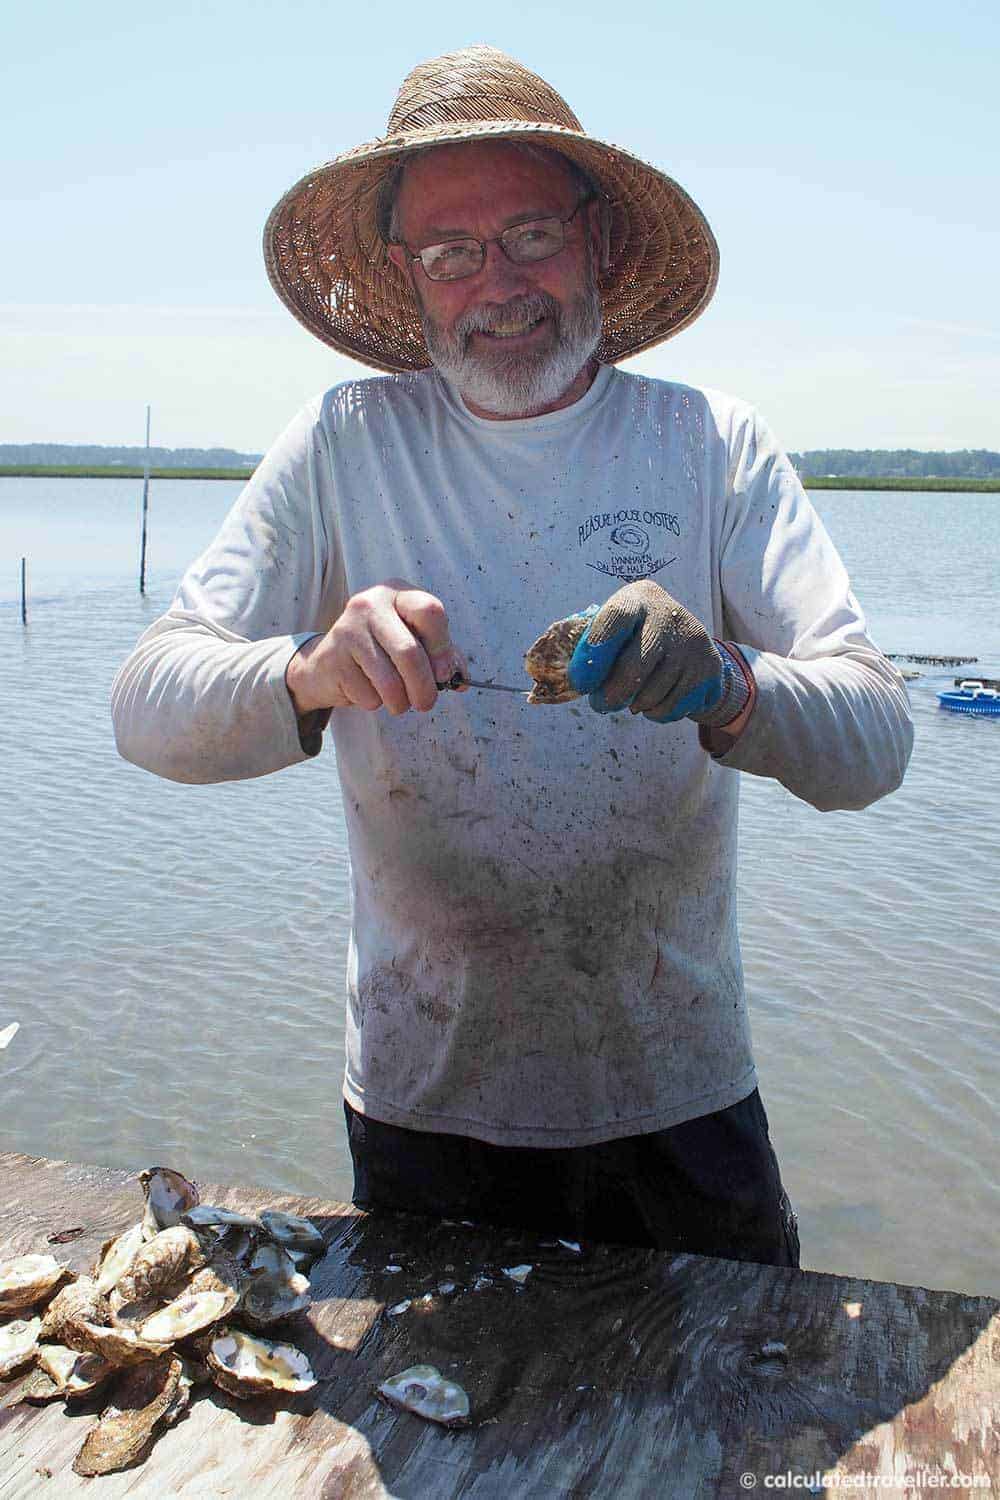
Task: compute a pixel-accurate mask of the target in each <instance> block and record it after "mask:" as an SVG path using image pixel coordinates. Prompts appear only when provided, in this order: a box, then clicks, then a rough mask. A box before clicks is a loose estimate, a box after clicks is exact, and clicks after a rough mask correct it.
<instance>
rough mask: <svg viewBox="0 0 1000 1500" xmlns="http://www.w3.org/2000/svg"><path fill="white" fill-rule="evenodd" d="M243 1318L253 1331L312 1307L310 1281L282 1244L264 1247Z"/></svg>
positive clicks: (255, 1262) (256, 1261)
mask: <svg viewBox="0 0 1000 1500" xmlns="http://www.w3.org/2000/svg"><path fill="white" fill-rule="evenodd" d="M248 1272H249V1283H248V1285H247V1288H246V1291H245V1292H244V1294H243V1306H242V1309H241V1316H242V1317H243V1319H244V1321H245V1322H247V1323H249V1325H250V1327H251V1328H267V1327H268V1326H269V1325H270V1324H271V1323H280V1322H282V1321H283V1320H284V1319H285V1318H291V1317H294V1316H295V1315H296V1314H297V1313H301V1312H305V1311H306V1309H307V1308H308V1307H309V1305H310V1302H311V1298H310V1295H309V1278H308V1276H304V1275H303V1274H302V1272H301V1271H296V1269H295V1266H294V1264H293V1262H292V1259H291V1257H290V1256H289V1254H288V1252H287V1251H286V1250H283V1249H282V1247H281V1246H280V1245H261V1246H260V1247H259V1249H258V1250H257V1251H256V1252H255V1253H254V1256H253V1259H252V1260H251V1262H250V1265H249V1268H248Z"/></svg>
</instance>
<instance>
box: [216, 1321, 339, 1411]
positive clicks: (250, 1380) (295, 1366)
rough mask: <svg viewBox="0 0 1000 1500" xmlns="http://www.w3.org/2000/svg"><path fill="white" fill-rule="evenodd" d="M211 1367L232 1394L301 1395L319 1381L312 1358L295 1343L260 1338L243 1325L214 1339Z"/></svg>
mask: <svg viewBox="0 0 1000 1500" xmlns="http://www.w3.org/2000/svg"><path fill="white" fill-rule="evenodd" d="M208 1368H209V1371H210V1372H211V1376H212V1379H213V1380H214V1382H215V1384H216V1385H217V1386H219V1387H220V1388H221V1389H222V1390H224V1391H228V1392H229V1393H230V1395H232V1396H238V1397H239V1398H240V1400H244V1399H246V1398H247V1397H250V1396H276V1395H281V1394H284V1393H286V1392H287V1393H289V1394H292V1395H298V1394H299V1393H300V1392H301V1391H309V1390H312V1388H313V1386H314V1385H315V1384H316V1377H315V1375H314V1374H313V1372H312V1370H311V1368H310V1365H309V1361H308V1360H307V1359H306V1357H305V1355H304V1354H303V1353H302V1350H301V1349H296V1347H295V1345H294V1344H278V1343H274V1342H272V1341H271V1340H270V1339H262V1338H256V1337H255V1336H254V1335H253V1334H249V1333H244V1332H243V1331H242V1330H241V1329H239V1328H226V1329H223V1330H221V1331H220V1332H219V1333H218V1334H216V1336H215V1338H213V1340H212V1343H211V1345H210V1347H209V1351H208Z"/></svg>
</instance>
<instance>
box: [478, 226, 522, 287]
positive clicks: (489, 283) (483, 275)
mask: <svg viewBox="0 0 1000 1500" xmlns="http://www.w3.org/2000/svg"><path fill="white" fill-rule="evenodd" d="M479 276H480V280H481V283H482V287H483V290H484V291H485V292H490V291H494V292H497V293H501V292H502V293H503V294H504V295H505V296H507V297H512V296H516V295H517V294H518V293H519V292H520V293H524V292H527V291H530V290H531V289H532V282H531V279H530V277H529V276H528V275H527V274H526V271H525V267H524V266H519V265H517V264H516V263H515V262H514V261H512V260H510V259H509V258H508V257H507V256H506V255H505V254H504V252H503V250H501V248H500V242H499V241H498V240H487V241H486V245H485V254H484V256H483V264H482V266H481V268H480V271H479ZM498 300H499V299H498Z"/></svg>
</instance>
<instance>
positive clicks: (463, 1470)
mask: <svg viewBox="0 0 1000 1500" xmlns="http://www.w3.org/2000/svg"><path fill="white" fill-rule="evenodd" d="M203 1193H204V1195H205V1197H206V1198H208V1199H210V1200H211V1201H215V1202H220V1203H224V1204H226V1205H228V1206H231V1207H238V1208H243V1209H246V1210H250V1211H252V1210H254V1209H257V1208H260V1207H264V1206H267V1205H274V1206H279V1207H284V1208H288V1209H289V1210H291V1211H293V1212H296V1213H304V1214H308V1215H309V1216H310V1217H311V1218H313V1219H314V1220H315V1221H316V1222H317V1223H318V1224H319V1225H320V1227H321V1228H322V1230H323V1233H324V1236H325V1238H326V1239H327V1242H328V1244H329V1246H330V1250H329V1253H328V1254H327V1256H326V1257H325V1259H324V1260H323V1261H322V1262H320V1263H319V1264H318V1265H317V1266H316V1267H315V1268H314V1271H313V1277H312V1280H313V1291H314V1298H315V1301H314V1305H313V1308H312V1310H311V1312H310V1315H309V1319H308V1322H307V1323H304V1324H303V1325H302V1328H301V1331H300V1332H298V1333H297V1334H296V1341H297V1342H299V1343H300V1344H301V1346H302V1347H303V1348H304V1349H305V1350H306V1352H307V1353H308V1355H309V1358H310V1360H311V1362H312V1365H313V1368H314V1370H315V1372H316V1375H317V1377H318V1381H319V1384H318V1386H317V1389H316V1390H315V1391H314V1392H310V1393H309V1395H308V1396H304V1397H301V1398H299V1399H298V1400H297V1401H293V1402H290V1403H289V1404H288V1405H287V1406H284V1407H280V1406H279V1407H277V1408H275V1407H271V1406H269V1405H267V1404H266V1403H260V1402H252V1403H248V1402H237V1401H235V1400H232V1399H230V1398H228V1397H226V1396H224V1395H223V1394H222V1393H221V1392H218V1391H212V1392H211V1394H207V1393H205V1392H202V1393H200V1394H199V1395H198V1397H197V1398H196V1400H195V1401H194V1402H193V1403H192V1407H191V1409H190V1411H189V1413H188V1415H187V1416H186V1418H185V1419H184V1420H183V1421H181V1422H180V1423H179V1425H178V1426H177V1427H176V1428H173V1429H171V1430H170V1431H168V1432H167V1433H165V1434H164V1435H163V1436H162V1437H161V1438H160V1439H159V1441H158V1442H157V1444H156V1446H155V1447H154V1449H153V1451H152V1453H151V1455H150V1456H149V1458H148V1459H147V1460H146V1462H145V1463H144V1464H143V1465H142V1466H140V1467H138V1468H136V1469H133V1470H130V1471H128V1472H126V1473H123V1474H117V1475H109V1476H106V1477H105V1478H102V1479H100V1480H98V1481H92V1480H82V1479H78V1478H77V1477H76V1476H75V1475H74V1474H73V1473H72V1471H71V1467H70V1466H71V1464H72V1460H73V1457H74V1455H75V1453H76V1451H77V1450H78V1448H79V1446H80V1444H81V1442H82V1441H83V1437H84V1435H85V1433H86V1431H87V1430H88V1427H89V1425H90V1423H91V1422H92V1421H93V1411H94V1410H95V1409H96V1407H91V1408H90V1409H89V1412H83V1413H81V1414H79V1415H69V1414H67V1411H66V1409H65V1408H63V1407H62V1406H50V1407H41V1408H35V1407H26V1406H11V1405H8V1406H6V1407H5V1408H4V1409H3V1410H0V1500H23V1497H28V1496H31V1497H32V1500H34V1497H36V1496H38V1495H44V1494H45V1493H46V1488H45V1487H46V1486H48V1487H49V1488H48V1492H50V1493H52V1494H54V1495H58V1497H59V1500H62V1497H63V1496H67V1497H71V1496H74V1495H78V1494H83V1493H84V1491H85V1490H87V1489H88V1487H89V1486H92V1485H95V1484H96V1485H97V1486H98V1487H99V1493H100V1495H101V1497H105V1496H107V1497H109V1500H115V1497H118V1496H140V1497H149V1500H152V1497H160V1496H163V1495H166V1494H170V1495H178V1496H185V1497H187V1496H192V1497H193V1496H198V1497H199V1500H214V1497H220V1500H221V1497H225V1496H242V1495H245V1494H253V1495H254V1497H255V1500H256V1497H258V1496H261V1497H264V1496H270V1495H274V1496H279V1495H281V1496H287V1495H290V1494H303V1495H305V1494H308V1495H310V1496H319V1497H322V1500H335V1497H336V1500H340V1497H350V1500H374V1497H381V1496H385V1495H391V1496H395V1497H399V1500H408V1497H414V1500H417V1497H433V1500H450V1497H459V1496H462V1497H475V1500H494V1497H498V1500H499V1497H502V1500H517V1497H521V1496H524V1497H528V1496H531V1497H536V1496H546V1497H550V1496H573V1497H576V1496H581V1497H582V1496H604V1495H609V1494H614V1495H615V1496H616V1497H619V1496H621V1497H633V1496H634V1497H646V1496H654V1495H655V1496H657V1497H662V1496H670V1497H678V1500H687V1497H689V1496H690V1497H699V1500H701V1497H706V1500H707V1497H726V1500H728V1497H730V1496H734V1495H737V1494H740V1493H745V1491H743V1490H742V1489H741V1487H740V1483H739V1476H740V1475H741V1474H742V1473H744V1472H746V1471H749V1472H753V1473H755V1474H757V1475H758V1476H759V1483H760V1487H763V1476H764V1475H765V1474H767V1473H784V1472H785V1470H786V1469H791V1470H792V1471H793V1472H797V1473H803V1474H805V1473H810V1472H812V1471H814V1470H829V1469H832V1468H834V1467H840V1468H841V1469H842V1470H844V1471H845V1472H852V1473H855V1474H858V1473H863V1472H892V1470H893V1467H895V1468H896V1470H897V1471H898V1470H899V1469H901V1468H909V1469H911V1470H915V1469H918V1468H919V1467H920V1466H921V1465H923V1466H924V1467H926V1468H930V1469H934V1468H936V1467H937V1466H938V1465H939V1464H942V1463H943V1462H944V1460H945V1457H946V1455H947V1454H949V1453H950V1454H951V1455H952V1461H953V1464H954V1467H955V1468H957V1469H958V1470H959V1471H963V1470H964V1471H965V1472H967V1473H969V1474H978V1475H981V1476H989V1477H990V1478H991V1479H992V1480H993V1482H994V1485H996V1486H998V1487H1000V1436H998V1427H997V1411H998V1406H1000V1401H998V1395H1000V1380H998V1371H1000V1304H998V1303H997V1302H995V1301H994V1300H993V1299H990V1298H986V1297H965V1296H962V1295H959V1294H957V1293H950V1292H930V1291H925V1290H923V1289H922V1288H919V1287H904V1286H895V1285H892V1284H891V1283H882V1282H873V1281H866V1280H860V1279H857V1278H850V1277H839V1276H827V1275H818V1274H815V1273H810V1272H797V1271H788V1270H782V1269H778V1268H774V1267H765V1266H753V1265H744V1264H740V1263H738V1262H735V1261H724V1260H712V1259H708V1258H705V1257H700V1256H666V1255H658V1254H654V1253H652V1252H646V1251H638V1250H634V1249H621V1248H618V1249H615V1248H612V1247H608V1246H598V1247H593V1248H588V1251H587V1253H586V1254H585V1255H583V1256H577V1255H575V1254H574V1253H573V1252H572V1251H569V1250H567V1249H565V1248H563V1247H561V1246H559V1245H552V1244H549V1245H543V1244H539V1242H538V1240H537V1239H535V1238H533V1237H528V1236H523V1235H508V1234H504V1233H502V1232H497V1231H495V1230H486V1229H481V1228H469V1227H466V1226H462V1225H449V1224H447V1223H445V1224H439V1223H435V1222H430V1221H426V1220H421V1219H415V1218H409V1217H408V1216H405V1215H389V1216H374V1215H372V1216H366V1215H361V1214H359V1213H358V1212H357V1210H355V1209H354V1208H352V1207H350V1206H349V1205H348V1206H345V1205H342V1204H330V1203H321V1202H319V1201H317V1200H311V1199H301V1198H293V1197H288V1196H285V1197H282V1196H281V1195H279V1194H274V1193H268V1192H262V1191H260V1190H256V1189H249V1188H222V1187H218V1186H215V1185H205V1186H204V1187H203ZM140 1204H141V1199H140V1195H139V1192H138V1188H137V1185H136V1183H135V1180H134V1178H133V1177H131V1176H130V1174H128V1173H124V1172H113V1171H108V1170H103V1169H96V1168H85V1167H78V1166H73V1165H71V1164H67V1163H58V1162H47V1161H39V1160H35V1159H32V1158H28V1157H23V1156H16V1155H6V1156H4V1155H0V1257H4V1256H6V1255H9V1254H12V1253H13V1254H17V1253H23V1252H25V1251H28V1250H38V1249H44V1248H47V1247H46V1239H47V1237H48V1235H49V1234H51V1233H53V1232H54V1231H57V1230H61V1229H64V1228H68V1227H71V1226H77V1225H82V1226H84V1227H85V1231H86V1232H85V1234H84V1235H83V1236H81V1237H80V1238H79V1239H78V1240H76V1241H74V1242H73V1243H71V1244H68V1245H65V1246H61V1247H53V1248H54V1249H55V1253H57V1254H59V1255H60V1258H62V1259H64V1260H65V1261H66V1263H67V1264H70V1265H72V1266H73V1267H74V1269H78V1270H82V1269H85V1268H87V1267H88V1266H89V1265H90V1263H91V1262H92V1260H93V1258H94V1255H95V1254H96V1252H97V1250H98V1248H99V1246H100V1243H101V1242H102V1240H103V1239H105V1238H107V1237H108V1236H109V1235H110V1234H112V1233H116V1232H118V1231H120V1230H121V1229H123V1228H125V1227H126V1226H127V1225H128V1224H129V1223H131V1222H134V1220H135V1219H136V1218H137V1217H138V1210H139V1208H140ZM521 1261H527V1262H530V1263H532V1264H533V1265H534V1267H535V1269H534V1270H533V1272H532V1274H531V1276H530V1277H529V1278H528V1282H527V1284H526V1285H525V1286H524V1287H523V1288H519V1287H517V1286H515V1285H514V1284H513V1283H512V1282H510V1281H509V1280H508V1279H506V1278H505V1277H504V1276H503V1275H502V1269H501V1268H502V1267H503V1266H506V1265H512V1264H516V1263H518V1262H521ZM392 1263H396V1264H400V1265H402V1266H403V1268H404V1269H403V1271H402V1272H400V1273H399V1274H395V1275H394V1274H390V1273H388V1272H386V1271H385V1269H384V1268H385V1267H386V1266H387V1265H389V1264H392ZM480 1275H486V1276H489V1277H490V1280H491V1284H490V1285H488V1286H486V1287H484V1288H483V1289H482V1290H479V1291H474V1290H472V1289H471V1288H472V1286H473V1285H474V1283H475V1280H476V1277H477V1276H480ZM445 1280H451V1281H455V1282H456V1283H457V1284H458V1286H459V1288H460V1290H459V1291H458V1292H457V1293H456V1294H455V1295H454V1296H451V1297H449V1296H442V1295H439V1294H437V1293H436V1292H435V1290H434V1289H435V1288H436V1287H437V1285H438V1283H439V1282H442V1281H445ZM428 1292H430V1293H432V1297H431V1300H430V1302H428V1303H427V1304H422V1303H420V1302H419V1300H418V1299H419V1298H420V1297H422V1296H423V1295H425V1294H426V1293H428ZM407 1297H408V1298H411V1299H412V1302H413V1305H412V1306H411V1308H410V1310H409V1311H408V1312H407V1313H405V1314H403V1315H402V1316H400V1317H398V1318H389V1317H387V1316H386V1309H387V1308H388V1307H389V1306H391V1305H393V1304H394V1303H396V1302H398V1301H400V1300H401V1299H403V1298H407ZM768 1345H770V1346H771V1348H770V1352H768V1350H767V1349H766V1348H765V1346H768ZM420 1363H430V1364H436V1365H438V1366H439V1368H441V1369H442V1370H444V1371H446V1372H447V1373H449V1374H451V1375H452V1376H453V1377H454V1378H456V1379H458V1380H459V1381H460V1382H461V1383H462V1384H463V1385H464V1386H465V1387H466V1389H467V1390H468V1392H469V1396H470V1399H471V1401H472V1410H473V1418H474V1422H473V1425H472V1427H470V1428H469V1429H467V1430H464V1431H457V1432H446V1431H442V1430H440V1429H437V1428H435V1427H432V1426H430V1425H428V1424H426V1423H424V1422H421V1421H420V1420H419V1419H418V1418H416V1417H413V1416H410V1415H408V1414H406V1413H400V1412H396V1411H393V1410H391V1409H389V1408H387V1407H385V1406H384V1405H383V1404H382V1403H381V1402H380V1401H379V1400H378V1399H377V1398H376V1397H375V1396H374V1394H373V1390H374V1386H375V1385H376V1384H377V1383H378V1382H379V1381H380V1380H382V1379H384V1378H385V1377H386V1376H387V1375H390V1374H393V1373H395V1372H397V1371H398V1370H400V1369H403V1368H405V1367H406V1366H408V1365H412V1364H420ZM0 1389H2V1388H0ZM16 1389H17V1383H16V1382H15V1383H12V1384H11V1385H10V1386H9V1388H8V1399H10V1397H11V1396H13V1395H15V1394H16ZM40 1471H41V1472H40ZM46 1471H48V1472H50V1473H51V1475H52V1478H51V1480H49V1479H47V1478H45V1472H46ZM855 1492H857V1491H855ZM90 1493H92V1494H93V1493H95V1491H93V1490H91V1491H90Z"/></svg>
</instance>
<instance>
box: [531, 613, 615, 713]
mask: <svg viewBox="0 0 1000 1500" xmlns="http://www.w3.org/2000/svg"><path fill="white" fill-rule="evenodd" d="M597 610H598V606H597V605H596V604H591V605H589V606H588V607H587V608H586V609H585V610H581V611H580V613H579V614H576V615H568V616H567V617H566V618H565V619H564V620H554V621H553V623H552V624H551V625H550V626H549V628H548V630H546V631H543V633H542V634H541V635H540V636H539V637H538V639H537V641H535V642H534V643H533V644H532V645H531V646H529V647H528V649H527V651H526V652H525V654H524V666H525V670H526V671H527V672H528V674H529V676H531V677H533V678H534V679H535V685H534V687H533V688H532V689H531V692H530V693H529V695H528V702H529V703H569V702H570V700H571V699H573V698H579V696H580V694H579V693H578V692H577V691H576V689H575V688H573V687H571V686H570V681H569V677H568V675H567V669H568V667H569V662H570V657H571V656H572V655H573V652H574V651H575V650H576V647H577V643H578V642H579V640H580V637H581V636H582V635H583V632H584V631H585V630H586V628H587V626H588V625H589V624H590V622H591V620H592V619H593V618H594V616H595V615H596V614H597Z"/></svg>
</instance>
